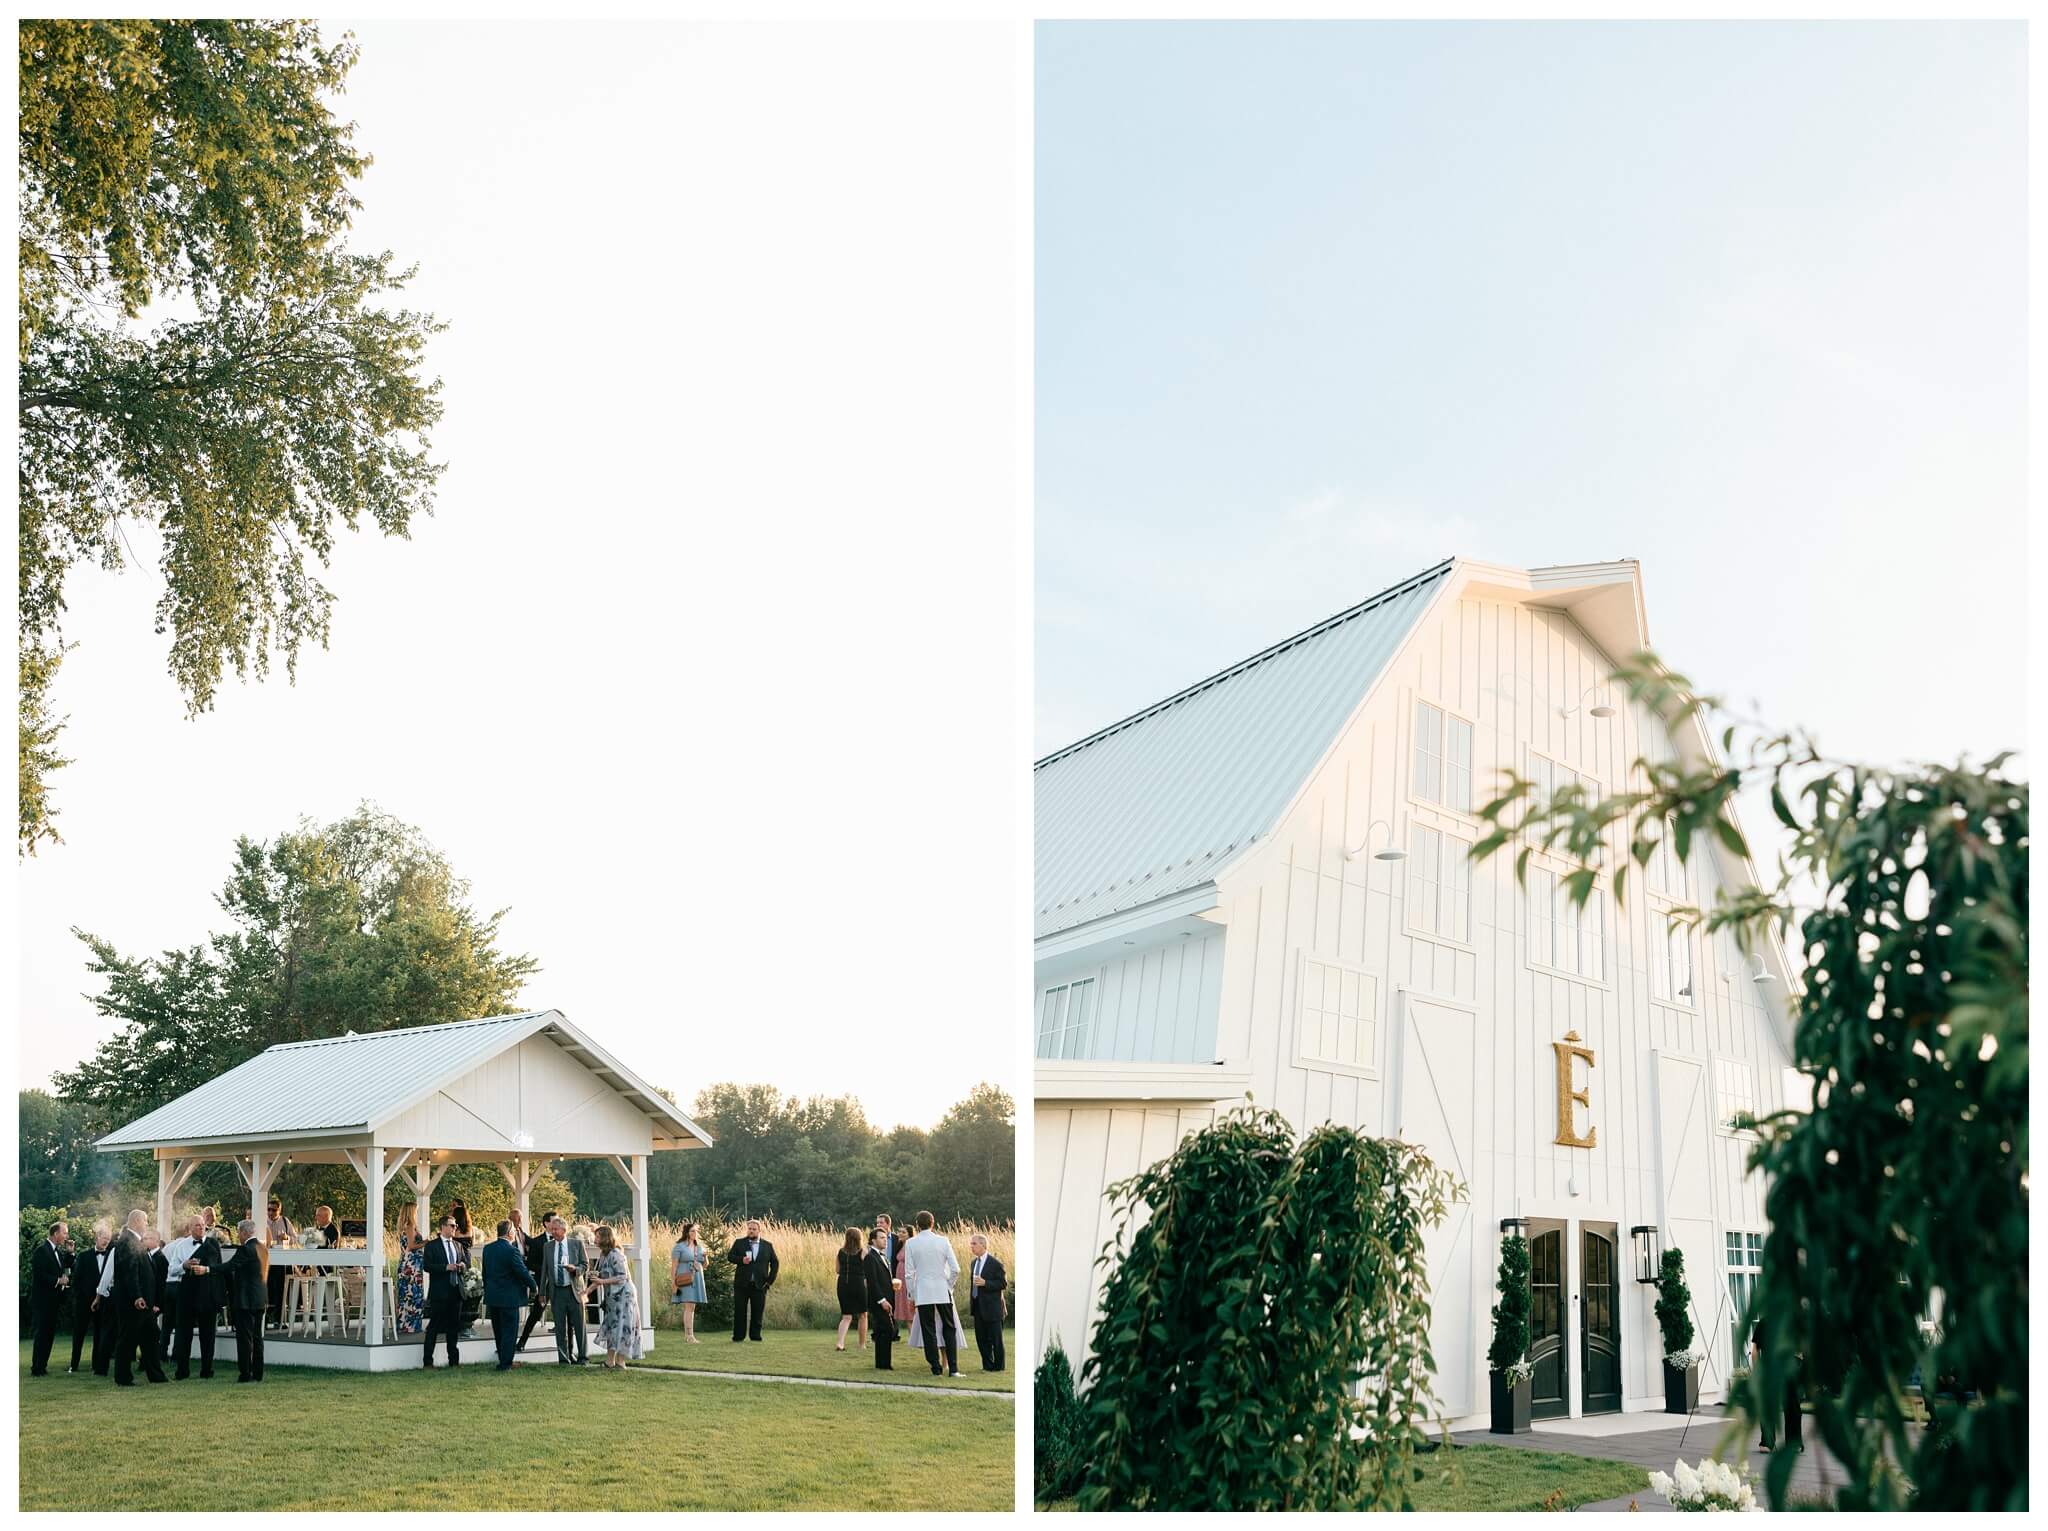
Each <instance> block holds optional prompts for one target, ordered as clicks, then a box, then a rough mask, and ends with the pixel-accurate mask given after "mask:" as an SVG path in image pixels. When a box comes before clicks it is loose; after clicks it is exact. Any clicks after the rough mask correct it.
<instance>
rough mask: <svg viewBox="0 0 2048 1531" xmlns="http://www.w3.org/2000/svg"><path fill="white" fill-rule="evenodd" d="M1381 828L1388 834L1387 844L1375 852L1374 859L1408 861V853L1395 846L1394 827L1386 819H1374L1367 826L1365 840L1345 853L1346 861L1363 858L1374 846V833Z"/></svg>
mask: <svg viewBox="0 0 2048 1531" xmlns="http://www.w3.org/2000/svg"><path fill="white" fill-rule="evenodd" d="M1381 828H1384V829H1385V830H1386V832H1387V843H1386V845H1385V846H1383V847H1382V848H1381V849H1379V850H1376V851H1373V853H1372V859H1373V860H1375V861H1406V860H1407V859H1408V853H1407V852H1406V851H1404V850H1401V849H1400V848H1399V847H1397V846H1396V845H1395V844H1394V826H1393V825H1392V824H1389V823H1388V822H1387V821H1386V820H1385V819H1374V820H1373V821H1372V822H1371V823H1370V824H1368V825H1366V826H1365V838H1364V839H1363V840H1361V841H1359V842H1358V844H1356V845H1354V846H1352V847H1351V848H1350V849H1349V850H1347V851H1345V852H1344V859H1345V860H1346V861H1356V860H1357V859H1358V858H1359V857H1360V856H1363V855H1364V854H1365V853H1366V851H1367V850H1368V849H1370V848H1371V846H1372V832H1373V831H1374V830H1375V829H1381Z"/></svg>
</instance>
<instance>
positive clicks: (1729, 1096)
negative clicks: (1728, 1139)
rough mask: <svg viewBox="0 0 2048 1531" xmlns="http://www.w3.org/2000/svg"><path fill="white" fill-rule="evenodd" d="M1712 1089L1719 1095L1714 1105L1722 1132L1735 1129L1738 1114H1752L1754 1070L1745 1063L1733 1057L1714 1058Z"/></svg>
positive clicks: (1755, 1101)
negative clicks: (1716, 1107) (1716, 1108)
mask: <svg viewBox="0 0 2048 1531" xmlns="http://www.w3.org/2000/svg"><path fill="white" fill-rule="evenodd" d="M1714 1090H1715V1093H1716V1094H1717V1095H1718V1096H1719V1100H1718V1101H1717V1102H1716V1105H1717V1106H1718V1115H1719V1117H1720V1123H1721V1130H1722V1131H1723V1132H1732V1131H1734V1130H1735V1126H1734V1122H1735V1118H1736V1117H1737V1116H1738V1115H1741V1114H1743V1113H1749V1114H1754V1113H1755V1112H1756V1110H1757V1100H1756V1070H1755V1069H1753V1068H1751V1067H1750V1066H1749V1065H1748V1064H1746V1063H1737V1062H1736V1061H1735V1060H1734V1059H1733V1058H1717V1059H1715V1060H1714Z"/></svg>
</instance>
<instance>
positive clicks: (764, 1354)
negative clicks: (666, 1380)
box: [634, 1324, 1017, 1393]
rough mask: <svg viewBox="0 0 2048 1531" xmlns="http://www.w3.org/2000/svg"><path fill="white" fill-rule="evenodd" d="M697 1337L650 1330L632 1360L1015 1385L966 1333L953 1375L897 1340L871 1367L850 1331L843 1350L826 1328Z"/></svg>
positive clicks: (966, 1387) (674, 1366) (942, 1385)
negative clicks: (935, 1370)
mask: <svg viewBox="0 0 2048 1531" xmlns="http://www.w3.org/2000/svg"><path fill="white" fill-rule="evenodd" d="M897 1329H898V1332H905V1333H907V1332H908V1330H909V1326H908V1325H907V1324H899V1325H898V1326H897ZM697 1338H698V1340H699V1341H700V1342H701V1343H699V1344H696V1345H686V1344H684V1343H683V1337H682V1336H681V1335H680V1334H671V1333H669V1332H668V1331H666V1330H663V1331H661V1332H659V1333H658V1334H656V1335H655V1338H654V1352H653V1354H651V1355H648V1356H645V1357H642V1358H641V1359H640V1360H639V1361H637V1362H635V1363H634V1365H636V1366H644V1367H648V1368H650V1369H655V1370H675V1371H691V1372H759V1373H761V1374H762V1375H764V1376H769V1377H827V1378H831V1379H832V1380H834V1381H839V1382H895V1383H902V1384H905V1385H908V1386H911V1387H917V1386H924V1387H929V1388H931V1389H933V1390H934V1391H937V1392H961V1391H967V1392H995V1393H1009V1392H1014V1391H1016V1386H1017V1377H1016V1373H1014V1372H1011V1371H999V1372H985V1371H983V1370H982V1369H981V1352H980V1351H978V1350H976V1349H975V1348H974V1338H973V1336H972V1335H971V1334H970V1335H969V1336H968V1340H967V1349H966V1350H964V1351H963V1352H962V1353H961V1355H960V1375H959V1376H957V1377H934V1376H933V1375H932V1373H931V1368H930V1367H929V1366H928V1365H926V1364H925V1359H924V1352H923V1351H922V1350H912V1349H911V1348H910V1347H909V1346H908V1345H906V1344H904V1343H903V1342H902V1341H900V1340H899V1341H898V1342H897V1343H896V1344H895V1345H894V1346H892V1347H891V1352H892V1353H891V1355H890V1357H889V1361H890V1366H891V1370H889V1371H885V1372H878V1371H876V1370H875V1353H874V1351H872V1350H856V1349H855V1348H854V1344H855V1338H854V1336H853V1335H850V1334H849V1335H848V1336H847V1337H846V1354H844V1355H841V1354H840V1353H839V1352H838V1351H836V1350H834V1349H833V1348H832V1347H833V1343H834V1342H833V1331H832V1330H830V1329H763V1330H762V1331H761V1341H760V1343H759V1344H755V1343H754V1342H753V1341H752V1340H749V1341H747V1342H746V1343H745V1344H743V1345H735V1344H734V1343H733V1342H732V1335H731V1334H730V1333H721V1334H712V1333H708V1332H706V1331H705V1330H702V1329H700V1330H698V1331H697Z"/></svg>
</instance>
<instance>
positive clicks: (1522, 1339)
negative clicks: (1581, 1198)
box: [1486, 1233, 1529, 1372]
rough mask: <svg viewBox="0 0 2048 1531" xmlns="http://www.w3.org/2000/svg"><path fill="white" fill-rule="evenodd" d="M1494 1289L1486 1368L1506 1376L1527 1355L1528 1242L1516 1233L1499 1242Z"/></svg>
mask: <svg viewBox="0 0 2048 1531" xmlns="http://www.w3.org/2000/svg"><path fill="white" fill-rule="evenodd" d="M1495 1285H1496V1286H1497V1287H1498V1288H1499V1291H1500V1301H1499V1302H1497V1303H1495V1304H1494V1306H1493V1345H1492V1347H1491V1348H1490V1349H1489V1350H1488V1351H1487V1352H1486V1362H1487V1365H1489V1366H1491V1367H1492V1368H1493V1369H1494V1370H1495V1371H1497V1372H1506V1371H1508V1370H1510V1369H1511V1368H1512V1367H1514V1366H1516V1365H1518V1364H1519V1363H1520V1362H1521V1360H1522V1358H1523V1357H1524V1356H1526V1355H1528V1353H1529V1241H1528V1240H1527V1239H1525V1238H1523V1237H1522V1236H1521V1235H1520V1234H1519V1233H1512V1234H1509V1235H1508V1236H1507V1237H1506V1238H1504V1239H1502V1240H1501V1242H1500V1273H1499V1275H1498V1277H1497V1278H1496V1281H1495Z"/></svg>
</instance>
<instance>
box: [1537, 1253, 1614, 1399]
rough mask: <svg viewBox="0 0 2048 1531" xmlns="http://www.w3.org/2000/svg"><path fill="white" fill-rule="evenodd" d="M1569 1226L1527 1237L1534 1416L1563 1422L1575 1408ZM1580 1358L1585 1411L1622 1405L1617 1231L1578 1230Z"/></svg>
mask: <svg viewBox="0 0 2048 1531" xmlns="http://www.w3.org/2000/svg"><path fill="white" fill-rule="evenodd" d="M1564 1241H1565V1230H1564V1229H1563V1228H1549V1229H1546V1230H1544V1231H1543V1232H1541V1233H1538V1234H1536V1235H1535V1236H1534V1237H1533V1238H1531V1239H1530V1241H1529V1362H1530V1364H1531V1365H1532V1366H1533V1367H1534V1368H1535V1371H1536V1375H1535V1377H1534V1379H1533V1382H1532V1391H1531V1397H1530V1404H1529V1413H1530V1415H1531V1416H1532V1417H1534V1418H1536V1419H1560V1418H1563V1417H1564V1416H1566V1415H1568V1414H1569V1413H1570V1412H1571V1362H1572V1349H1573V1345H1572V1340H1573V1336H1572V1333H1571V1329H1572V1324H1571V1309H1572V1304H1571V1301H1570V1291H1569V1288H1568V1286H1567V1283H1566V1275H1565V1262H1564V1256H1565V1243H1564ZM1579 1298H1580V1300H1579V1304H1578V1307H1579V1313H1580V1319H1579V1325H1578V1328H1579V1334H1578V1347H1577V1348H1578V1358H1577V1359H1578V1363H1579V1367H1580V1378H1581V1388H1582V1391H1583V1393H1584V1398H1583V1400H1582V1403H1583V1408H1584V1412H1585V1413H1587V1414H1615V1413H1619V1412H1620V1409H1621V1317H1620V1307H1621V1291H1620V1284H1619V1280H1618V1274H1617V1267H1616V1263H1615V1245H1614V1237H1613V1235H1612V1234H1608V1233H1603V1232H1601V1231H1600V1230H1598V1229H1595V1228H1587V1227H1582V1228H1581V1229H1580V1233H1579Z"/></svg>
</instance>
